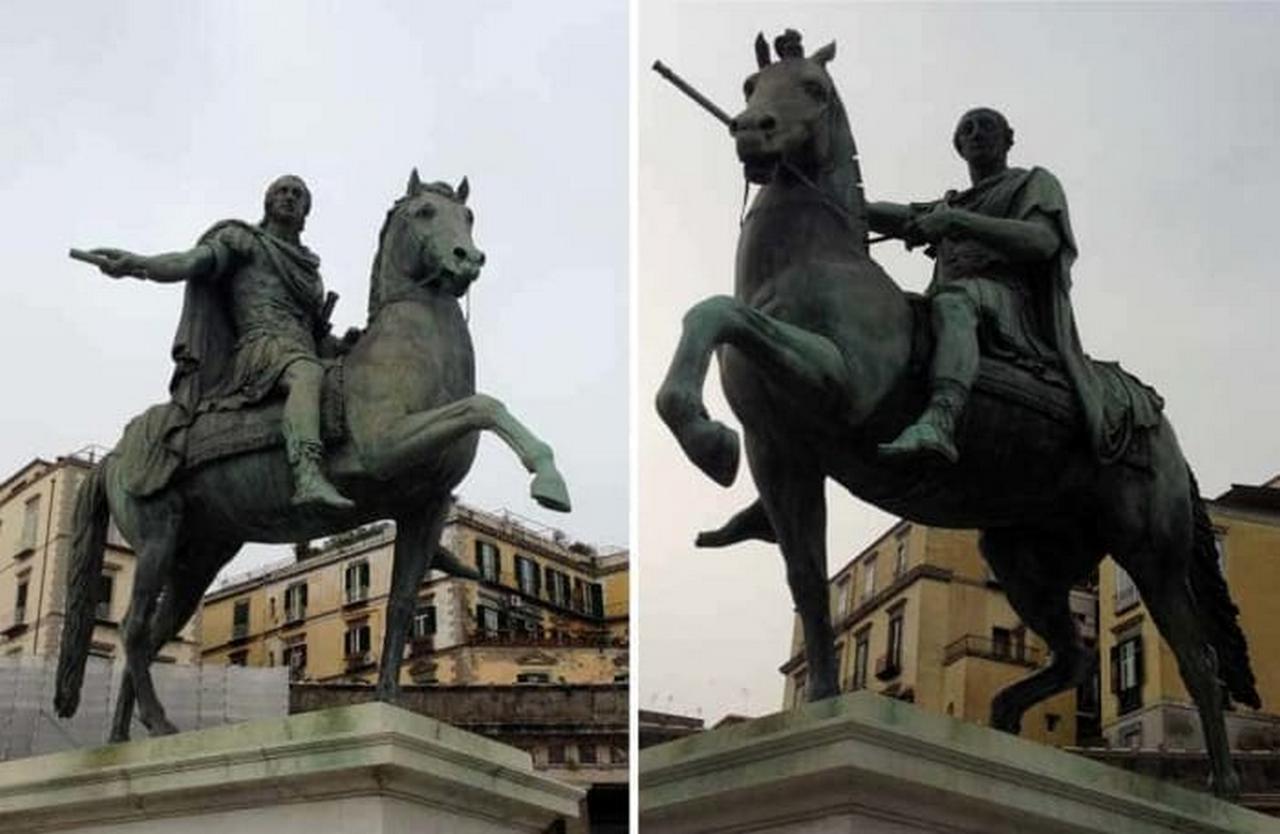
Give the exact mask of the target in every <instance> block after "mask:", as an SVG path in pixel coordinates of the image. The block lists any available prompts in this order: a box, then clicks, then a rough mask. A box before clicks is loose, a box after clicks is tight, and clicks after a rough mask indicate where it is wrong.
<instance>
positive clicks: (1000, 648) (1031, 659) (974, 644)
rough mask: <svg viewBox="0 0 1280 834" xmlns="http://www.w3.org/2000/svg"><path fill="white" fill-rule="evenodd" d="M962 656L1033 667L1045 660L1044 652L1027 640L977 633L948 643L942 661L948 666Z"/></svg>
mask: <svg viewBox="0 0 1280 834" xmlns="http://www.w3.org/2000/svg"><path fill="white" fill-rule="evenodd" d="M962 657H981V658H985V659H987V660H997V661H1000V662H1002V663H1013V664H1016V665H1018V666H1028V667H1031V668H1033V669H1034V668H1035V667H1037V666H1039V665H1040V664H1041V663H1042V662H1043V661H1044V653H1043V652H1041V651H1040V650H1039V649H1038V648H1036V647H1034V646H1028V645H1027V644H1026V643H1025V642H1022V643H1019V642H1017V641H1011V642H1003V641H1001V642H997V641H995V640H992V639H991V638H990V637H979V636H978V635H976V634H969V635H966V636H964V637H961V638H960V639H959V640H956V641H955V642H954V643H951V644H950V645H948V646H947V647H946V649H944V650H943V654H942V663H943V665H944V666H947V665H950V664H952V663H955V662H956V661H957V660H959V659H960V658H962Z"/></svg>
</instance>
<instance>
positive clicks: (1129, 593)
mask: <svg viewBox="0 0 1280 834" xmlns="http://www.w3.org/2000/svg"><path fill="white" fill-rule="evenodd" d="M1137 604H1138V586H1137V585H1134V584H1133V577H1131V576H1129V573H1128V572H1127V571H1126V570H1125V569H1124V568H1122V567H1120V566H1119V565H1116V600H1115V610H1116V611H1123V610H1125V609H1126V608H1131V607H1132V606H1134V605H1137Z"/></svg>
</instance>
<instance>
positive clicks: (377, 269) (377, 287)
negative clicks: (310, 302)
mask: <svg viewBox="0 0 1280 834" xmlns="http://www.w3.org/2000/svg"><path fill="white" fill-rule="evenodd" d="M426 191H430V192H431V193H432V194H439V195H440V196H441V197H447V198H449V199H450V200H453V201H454V202H455V203H460V202H462V200H461V199H459V197H458V192H457V191H455V190H454V188H453V186H452V185H449V183H447V182H439V181H437V182H429V183H425V184H423V185H422V186H421V187H420V188H419V190H418V191H415V192H414V193H412V194H405V195H404V196H403V197H400V198H398V199H397V200H396V201H395V202H394V203H392V204H391V208H389V209H387V216H386V217H385V218H383V221H382V228H381V229H379V230H378V249H377V251H375V252H374V253H373V267H372V268H371V269H370V272H369V315H368V321H367V322H366V326H367V325H369V324H373V319H374V317H375V316H376V315H377V314H378V311H379V310H381V309H382V280H381V278H380V276H381V275H382V250H383V248H384V245H385V244H386V241H387V230H388V229H389V228H391V218H392V217H394V216H395V213H396V212H397V211H399V210H400V207H401V206H403V205H404V204H405V203H406V202H407V201H409V200H412V199H413V198H414V197H417V196H419V195H420V194H422V193H423V192H426Z"/></svg>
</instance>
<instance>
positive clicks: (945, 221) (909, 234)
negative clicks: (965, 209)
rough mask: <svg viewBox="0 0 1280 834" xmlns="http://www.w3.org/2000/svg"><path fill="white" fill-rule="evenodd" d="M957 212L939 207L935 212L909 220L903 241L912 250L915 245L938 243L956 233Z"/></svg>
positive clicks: (945, 207) (904, 230) (904, 229)
mask: <svg viewBox="0 0 1280 834" xmlns="http://www.w3.org/2000/svg"><path fill="white" fill-rule="evenodd" d="M956 219H957V211H956V210H955V209H953V208H948V207H947V206H941V205H940V206H938V207H937V208H935V209H934V210H933V211H930V212H927V213H925V214H921V215H918V216H916V217H913V218H912V219H911V220H909V221H908V222H907V224H906V226H905V227H904V228H903V235H902V237H903V239H904V240H906V241H907V246H908V248H910V247H911V246H912V245H913V244H914V245H917V246H918V245H920V243H937V242H938V241H940V240H942V239H943V238H944V237H949V236H951V235H952V234H954V233H955V231H956V226H957V223H956Z"/></svg>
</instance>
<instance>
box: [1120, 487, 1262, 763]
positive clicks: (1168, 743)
mask: <svg viewBox="0 0 1280 834" xmlns="http://www.w3.org/2000/svg"><path fill="white" fill-rule="evenodd" d="M1206 504H1207V507H1208V510H1209V517H1210V519H1211V520H1212V522H1213V527H1214V534H1215V538H1216V541H1217V545H1218V555H1219V566H1220V568H1221V569H1222V571H1223V575H1224V576H1225V578H1226V580H1227V586H1228V587H1229V588H1230V590H1231V596H1232V598H1233V599H1234V600H1235V603H1236V605H1237V606H1239V608H1240V626H1241V628H1242V629H1243V630H1244V633H1245V637H1246V639H1247V640H1248V643H1249V654H1250V657H1251V660H1252V666H1253V671H1254V674H1255V675H1256V676H1257V689H1258V693H1259V694H1260V695H1261V696H1262V702H1263V709H1262V710H1261V711H1256V710H1252V709H1250V708H1248V707H1244V706H1241V705H1234V706H1233V708H1232V709H1231V710H1230V711H1228V712H1227V715H1226V719H1227V733H1228V736H1229V739H1230V741H1231V744H1232V746H1233V747H1235V748H1237V749H1243V750H1260V749H1275V748H1278V747H1280V664H1277V663H1275V662H1274V658H1275V657H1276V656H1277V653H1280V616H1278V615H1277V601H1278V600H1280V478H1274V479H1272V480H1271V481H1269V482H1268V483H1266V484H1263V485H1262V486H1234V487H1232V488H1231V489H1230V490H1229V491H1227V492H1226V493H1224V494H1223V495H1221V496H1219V497H1218V498H1217V499H1214V500H1213V501H1207V502H1206ZM1098 579H1099V581H1098V599H1099V631H1100V635H1101V636H1100V640H1099V654H1100V657H1101V661H1102V662H1101V664H1100V665H1101V674H1102V692H1103V697H1102V733H1103V736H1104V738H1106V740H1107V741H1108V742H1109V743H1110V744H1111V746H1113V747H1129V748H1137V749H1147V750H1154V749H1164V750H1203V749H1204V736H1203V733H1202V732H1201V729H1200V718H1199V714H1198V713H1197V712H1196V710H1195V707H1194V705H1193V703H1192V701H1191V698H1190V696H1189V695H1188V693H1187V690H1186V687H1185V686H1184V685H1183V683H1182V677H1181V675H1180V674H1179V672H1178V664H1177V660H1176V659H1175V658H1174V655H1173V652H1172V650H1171V649H1170V648H1169V645H1168V644H1167V643H1166V642H1165V641H1164V640H1163V638H1161V637H1160V635H1159V633H1158V632H1157V631H1156V627H1155V624H1154V623H1153V622H1152V620H1151V617H1150V615H1149V614H1148V612H1147V610H1146V607H1145V606H1144V605H1143V604H1142V600H1141V598H1140V596H1139V594H1138V591H1137V588H1135V587H1134V584H1133V581H1132V580H1131V579H1130V578H1129V576H1128V575H1127V574H1126V573H1125V572H1124V571H1123V569H1121V568H1120V567H1119V566H1118V565H1116V564H1115V562H1113V561H1112V560H1111V559H1107V560H1105V561H1104V562H1103V564H1102V567H1101V569H1100V571H1099V577H1098Z"/></svg>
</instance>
